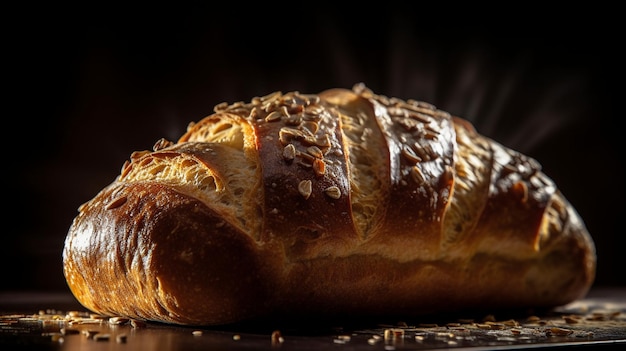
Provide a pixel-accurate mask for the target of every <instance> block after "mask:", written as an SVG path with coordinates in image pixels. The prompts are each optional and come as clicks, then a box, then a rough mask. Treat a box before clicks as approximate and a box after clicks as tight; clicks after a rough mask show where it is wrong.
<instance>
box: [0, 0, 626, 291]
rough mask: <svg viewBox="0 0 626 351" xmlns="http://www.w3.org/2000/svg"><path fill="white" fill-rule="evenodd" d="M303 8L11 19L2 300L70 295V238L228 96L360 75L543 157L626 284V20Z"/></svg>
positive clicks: (605, 269) (37, 13)
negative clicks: (151, 157)
mask: <svg viewBox="0 0 626 351" xmlns="http://www.w3.org/2000/svg"><path fill="white" fill-rule="evenodd" d="M302 4H303V5H301V6H296V5H294V4H292V5H291V6H289V7H287V6H285V7H280V6H278V7H279V8H273V9H271V11H268V12H263V13H261V11H260V10H261V7H262V6H265V5H266V4H263V5H261V6H259V8H252V9H250V8H248V10H249V12H248V11H246V12H245V13H243V12H241V11H240V10H241V9H234V8H233V9H223V8H222V9H215V8H212V7H210V6H198V5H196V6H193V7H188V8H185V7H183V6H177V8H175V9H174V8H171V7H165V6H164V7H162V8H154V5H151V7H150V8H139V9H130V8H127V7H120V8H102V7H98V6H97V5H93V8H90V9H89V10H87V9H81V8H59V7H55V8H41V7H37V8H36V9H19V10H14V11H7V12H5V17H7V18H13V19H16V21H15V22H14V23H15V24H14V25H12V26H10V28H7V29H6V30H5V31H4V33H3V36H4V38H5V40H4V43H3V45H4V50H3V52H4V53H3V56H4V59H5V62H7V61H8V63H5V65H4V73H5V74H4V76H5V79H4V85H5V91H6V92H5V93H3V95H4V100H5V107H6V110H5V111H7V112H5V118H4V121H5V122H4V128H3V130H4V138H5V140H6V141H5V149H4V159H5V166H4V167H3V170H4V172H3V177H4V179H5V185H7V187H6V188H5V210H4V211H3V216H4V221H3V222H4V225H5V228H4V230H3V234H2V239H1V241H0V245H1V246H0V254H1V255H2V256H1V257H2V260H3V266H4V268H3V269H2V270H1V273H0V274H1V276H0V291H3V290H4V291H8V290H16V291H22V290H31V291H32V290H49V291H65V290H66V289H67V287H66V285H65V280H64V277H63V274H62V265H61V251H62V248H63V242H64V239H65V235H66V233H67V229H68V228H69V226H70V223H71V221H72V219H73V217H74V216H75V215H76V214H77V208H78V206H79V205H80V204H82V203H83V202H86V201H87V200H89V199H90V198H91V197H93V196H94V195H95V194H96V193H97V192H98V191H99V190H100V189H101V188H102V187H104V186H105V185H107V184H109V183H110V182H111V181H113V179H114V178H115V177H116V176H117V175H118V174H119V171H120V168H121V166H122V164H123V163H124V161H125V160H126V159H128V157H129V155H130V154H131V152H132V151H134V150H144V149H150V148H151V147H152V145H153V144H154V142H155V141H156V140H158V139H159V138H161V137H165V138H167V139H170V140H176V139H177V138H178V137H179V136H180V135H181V134H182V133H183V132H184V131H185V128H186V126H187V124H188V123H189V122H190V121H197V120H199V119H201V118H202V117H204V116H206V115H209V114H211V113H212V110H213V106H214V105H216V104H218V103H220V102H223V101H227V102H235V101H239V100H245V101H248V100H250V98H252V97H253V96H260V95H265V94H268V93H270V92H273V91H276V90H281V91H283V92H287V91H291V90H298V91H300V92H304V93H317V92H320V91H322V90H324V89H327V88H334V87H343V88H351V87H352V86H353V85H354V84H355V83H358V82H364V83H365V84H366V85H367V86H368V87H369V88H371V89H372V90H374V92H376V93H379V94H382V95H387V96H397V97H400V98H403V99H409V98H413V99H418V100H423V101H427V102H430V103H433V104H435V105H436V106H437V107H438V108H440V109H443V110H446V111H448V112H451V113H453V114H455V115H459V116H462V117H465V118H467V119H469V120H470V121H472V122H473V123H474V124H475V126H476V127H477V129H478V131H479V132H481V133H483V134H485V135H487V136H489V137H492V138H493V139H495V140H497V141H499V142H501V143H502V144H504V145H506V146H509V147H511V148H513V149H516V150H518V151H521V152H523V153H525V154H527V155H530V156H532V157H534V158H536V159H537V160H538V161H539V162H540V163H541V164H542V165H543V167H544V171H545V172H546V173H547V174H548V176H550V177H551V178H553V179H554V180H555V182H556V183H557V185H558V186H559V187H560V189H561V190H562V191H563V193H564V194H565V196H566V197H567V198H568V199H569V200H570V201H571V202H572V203H573V205H574V206H575V207H576V209H577V210H578V211H579V213H580V214H581V216H582V217H583V219H584V220H585V223H586V224H587V227H588V229H589V230H590V232H591V234H592V236H593V237H594V240H595V242H596V245H597V253H598V274H597V279H596V284H597V285H603V286H607V285H620V286H621V285H625V284H626V279H625V276H626V274H625V273H624V269H623V264H622V262H623V259H622V257H620V255H622V254H624V252H625V251H624V246H621V245H622V244H621V243H622V242H623V238H622V236H623V233H624V230H623V222H624V217H625V214H626V212H625V211H624V185H623V180H624V166H623V162H622V159H623V157H622V154H621V151H620V150H621V142H622V140H623V136H622V132H621V131H620V129H619V128H618V124H617V123H618V122H619V121H620V120H621V119H623V113H622V111H623V107H622V106H621V105H620V104H619V102H621V101H619V102H618V99H620V100H621V98H622V88H621V86H622V84H623V71H624V69H623V66H624V61H623V59H622V58H623V56H621V55H620V54H619V53H620V52H621V50H622V48H621V46H623V40H621V39H620V37H619V36H618V29H619V25H618V23H617V22H615V21H613V20H611V19H610V18H607V17H606V16H607V14H606V13H604V14H594V13H588V12H586V11H584V10H581V11H580V13H578V14H576V15H570V14H566V13H559V14H558V16H555V15H554V14H545V13H543V12H541V11H534V10H530V11H528V12H527V13H522V14H519V13H518V14H517V15H516V16H513V14H512V13H511V12H510V11H503V10H501V9H494V11H495V13H496V14H497V16H493V17H491V15H489V16H487V15H484V16H480V17H474V16H469V15H468V16H466V17H464V19H463V20H458V19H456V18H452V17H448V14H447V12H442V11H441V9H440V10H439V11H427V10H426V9H423V8H418V7H417V6H413V7H414V8H412V7H411V6H409V7H406V6H405V7H402V8H392V6H382V5H381V6H376V7H375V8H371V9H364V8H360V9H359V11H355V10H350V9H346V10H343V11H339V9H336V8H331V7H322V6H321V5H318V4H317V3H302ZM450 6H452V5H450ZM241 7H242V8H243V7H244V6H243V5H242V6H241ZM516 11H517V10H516ZM607 12H608V15H610V14H611V11H610V10H609V11H607ZM513 17H515V18H517V19H516V20H512V18H513ZM494 18H496V19H495V20H494ZM557 19H558V20H557ZM592 23H594V24H593V25H592ZM7 207H8V209H7Z"/></svg>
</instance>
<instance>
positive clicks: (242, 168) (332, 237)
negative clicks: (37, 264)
mask: <svg viewBox="0 0 626 351" xmlns="http://www.w3.org/2000/svg"><path fill="white" fill-rule="evenodd" d="M63 264H64V274H65V276H66V279H67V283H68V286H69V287H70V289H71V291H72V293H73V294H74V295H75V296H76V298H77V299H78V301H80V302H81V303H82V304H83V305H84V306H85V307H87V308H88V309H90V310H92V311H94V312H97V313H102V314H105V315H122V316H127V317H131V318H136V319H143V320H148V321H158V322H166V323H173V324H183V325H220V324H227V323H234V322H239V321H245V320H250V319H254V318H263V317H271V316H274V317H298V316H301V317H304V318H309V317H330V316H345V315H351V316H355V315H360V316H384V315H390V314H393V315H403V316H417V315H425V314H434V313H443V312H454V311H461V310H468V309H490V310H493V309H518V308H532V307H545V308H550V307H554V306H559V305H563V304H566V303H568V302H571V301H573V300H575V299H577V298H580V297H582V296H584V295H585V294H586V293H587V291H588V289H589V288H590V286H591V284H592V283H593V280H594V277H595V268H596V254H595V248H594V244H593V240H592V238H591V236H590V234H589V233H588V231H587V229H586V227H585V225H584V223H583V221H582V219H581V218H580V216H579V215H578V213H576V211H575V209H574V208H573V207H572V206H571V204H570V203H568V202H567V200H566V199H565V197H564V196H563V194H561V193H560V191H559V190H558V188H557V187H556V186H555V184H554V183H553V182H552V181H551V180H550V179H549V178H548V177H546V176H545V174H543V173H542V171H541V168H540V165H539V163H538V162H536V161H535V160H533V159H531V158H529V157H527V156H525V155H522V154H520V153H518V152H516V151H513V150H510V149H508V148H506V147H505V146H503V145H501V144H498V143H497V142H495V141H493V140H490V139H488V138H485V137H484V136H481V135H480V134H479V133H478V132H477V131H476V130H475V129H474V128H473V126H472V125H471V124H470V123H469V122H467V121H466V120H464V119H462V118H459V117H455V116H451V115H449V114H448V113H446V112H443V111H440V110H437V109H436V108H435V107H434V106H432V105H429V104H426V103H423V102H416V101H410V100H409V101H404V100H400V99H396V98H387V97H385V96H381V95H376V94H374V93H373V92H371V91H370V90H368V89H367V88H365V87H364V86H362V85H356V86H355V87H354V88H353V89H352V90H345V89H331V90H328V91H325V92H322V93H320V94H319V95H306V94H300V93H297V92H292V93H287V94H282V93H274V94H270V95H268V96H265V97H259V98H254V99H252V100H251V102H250V103H248V104H242V103H238V104H233V105H225V104H224V105H218V106H216V110H215V113H214V114H212V115H211V116H208V117H207V118H205V119H204V120H202V121H200V122H199V123H197V124H192V125H190V127H189V128H188V131H187V133H186V134H185V135H183V136H182V137H181V138H180V139H179V140H178V141H177V142H175V143H173V142H166V141H160V142H158V143H157V144H156V145H155V147H154V150H153V151H143V152H136V153H134V154H133V155H132V156H131V160H130V162H128V163H127V164H126V165H125V166H124V167H123V170H122V172H121V174H120V176H119V177H118V178H116V179H115V180H114V181H113V182H112V183H111V184H110V185H109V186H107V187H106V188H104V189H103V190H102V191H101V192H99V193H98V194H97V195H96V196H95V197H94V198H93V199H91V200H90V201H89V202H87V203H86V204H84V205H83V206H81V207H80V208H79V213H78V215H77V217H76V218H75V219H74V221H73V223H72V225H71V226H70V229H69V231H68V235H67V238H66V242H65V247H64V251H63Z"/></svg>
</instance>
